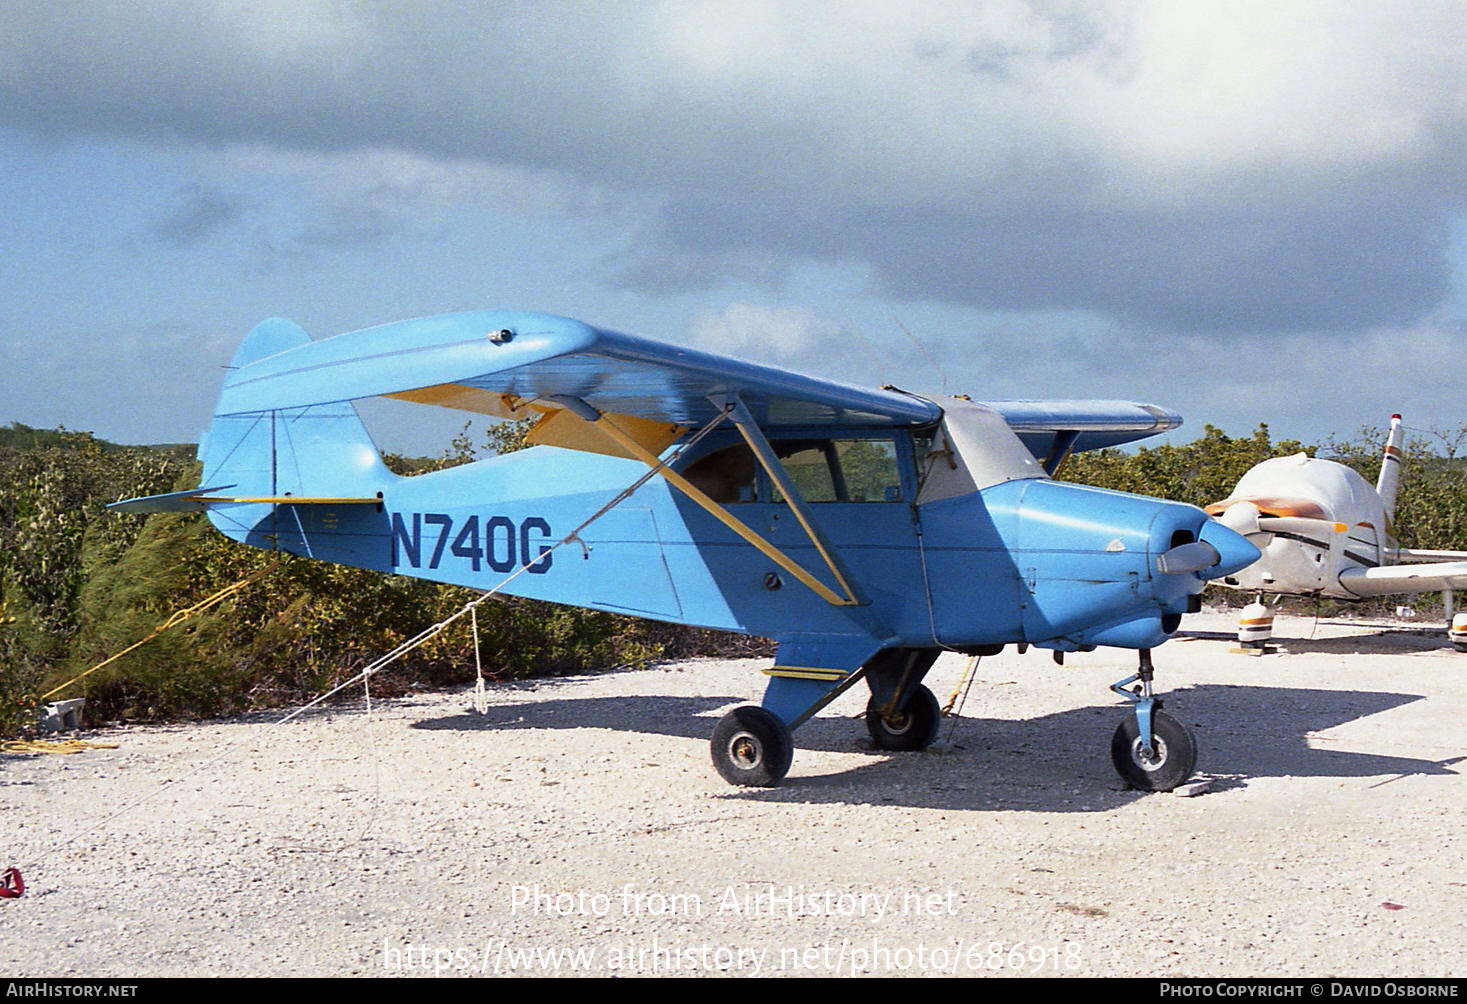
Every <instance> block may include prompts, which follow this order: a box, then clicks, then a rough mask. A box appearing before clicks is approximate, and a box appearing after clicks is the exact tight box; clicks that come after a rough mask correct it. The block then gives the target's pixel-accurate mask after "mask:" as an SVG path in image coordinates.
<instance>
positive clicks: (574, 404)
mask: <svg viewBox="0 0 1467 1004" xmlns="http://www.w3.org/2000/svg"><path fill="white" fill-rule="evenodd" d="M286 326H288V327H290V328H291V329H294V330H296V331H298V330H299V329H295V327H294V325H290V322H287V321H280V320H275V321H267V322H264V323H263V324H262V325H260V326H259V327H257V328H256V329H255V332H252V333H251V336H250V339H254V338H256V337H257V333H258V337H259V339H260V342H261V345H262V346H268V347H270V348H272V349H273V348H274V347H275V346H276V345H278V344H284V343H285V342H284V340H283V339H281V334H280V330H281V329H282V328H284V327H286ZM302 338H303V335H302ZM249 341H250V340H249V339H247V342H246V344H247V345H248V344H249ZM241 354H242V356H241V357H242V358H246V359H247V360H248V361H246V362H245V363H244V364H243V365H239V366H238V367H237V368H236V369H235V371H234V373H232V374H231V376H230V377H229V378H228V380H227V381H226V383H225V387H224V390H223V391H222V392H221V395H220V398H219V405H218V407H217V409H216V412H215V414H216V416H227V415H237V414H248V413H254V412H263V411H271V410H281V409H291V408H304V407H312V406H317V405H323V404H331V403H335V402H340V401H348V400H354V399H357V398H363V397H376V396H386V397H392V398H398V399H402V400H408V401H414V402H417V403H421V404H431V405H437V406H440V407H448V408H456V409H462V410H466V411H473V412H478V413H481V414H487V415H492V416H495V417H499V418H520V417H526V416H537V415H538V416H540V417H541V421H540V423H539V424H538V425H537V426H536V428H535V429H534V430H533V431H532V433H531V434H530V437H529V439H530V442H532V443H548V444H551V445H559V446H567V447H571V448H575V449H589V450H593V451H596V452H608V450H607V449H606V445H605V443H604V441H603V440H602V437H598V436H594V435H592V436H589V437H588V436H586V434H585V432H584V429H582V428H581V423H579V422H577V421H576V420H574V419H573V418H572V417H571V416H570V415H568V414H566V413H567V412H574V411H575V410H576V409H577V408H579V407H581V405H582V403H584V404H585V405H589V406H590V407H592V408H594V409H595V410H596V411H598V412H601V413H605V414H610V415H613V416H615V417H616V419H617V422H618V424H619V425H622V426H624V427H625V428H627V429H628V430H629V431H631V432H633V433H634V434H635V435H636V437H637V439H638V441H639V442H640V444H641V445H642V446H644V447H645V448H647V449H648V450H651V451H652V452H654V453H656V452H660V451H661V449H662V448H664V447H666V446H667V445H668V444H670V443H671V442H673V441H674V440H675V439H676V438H677V437H678V436H679V435H681V434H682V433H683V432H684V431H686V430H687V429H688V428H692V427H697V426H701V425H703V424H704V423H706V422H708V421H710V420H712V419H713V418H715V417H716V416H717V415H718V414H719V413H720V411H721V408H720V405H719V403H718V402H719V401H720V400H721V399H722V397H723V396H726V395H737V396H738V397H739V398H740V399H741V400H742V402H743V403H744V405H745V406H746V407H747V408H748V411H749V413H750V415H751V416H752V418H753V419H754V420H755V421H756V422H757V423H758V424H759V425H760V427H762V428H764V429H766V430H774V429H779V428H781V427H786V428H797V427H798V428H812V427H814V428H818V427H847V426H854V427H859V426H864V427H867V428H870V427H922V426H927V425H932V424H934V423H936V422H937V421H938V419H939V418H940V417H941V415H942V408H941V407H940V405H939V404H938V403H936V402H934V401H932V400H928V399H927V398H923V397H919V396H917V395H915V394H910V393H907V392H905V391H901V390H897V389H895V388H888V389H882V390H873V389H867V388H862V387H855V386H851V385H849V384H844V383H839V382H836V381H833V380H822V379H817V378H815V377H809V376H803V375H801V374H797V373H791V372H788V371H786V370H782V369H778V368H776V367H771V366H761V365H758V364H754V363H747V362H743V361H740V360H736V359H731V358H729V357H726V356H719V355H715V354H712V353H708V352H701V351H698V350H695V349H689V348H685V347H682V346H677V345H670V344H666V343H662V342H655V341H652V340H650V339H645V338H638V337H635V336H632V335H626V334H621V333H619V332H615V331H607V330H603V329H600V328H594V327H591V326H590V325H587V324H583V323H581V322H579V321H575V320H571V319H569V318H564V317H555V316H552V315H547V314H538V313H527V312H513V311H475V312H470V313H463V314H451V315H445V316H441V317H428V318H420V319H417V320H410V321H401V322H398V323H395V324H387V325H382V326H380V327H375V328H367V329H364V330H362V331H355V332H351V333H348V334H344V335H339V336H337V337H335V338H328V339H324V340H322V341H316V342H311V341H305V342H304V343H303V344H300V343H297V344H295V345H294V347H291V348H287V349H285V350H284V351H275V352H273V354H265V355H263V357H262V358H255V357H256V356H259V355H261V353H260V352H259V351H255V352H252V353H251V352H245V350H244V349H243V348H242V350H241ZM990 407H993V408H994V409H995V410H997V411H998V412H999V413H1000V414H1002V415H1003V417H1004V419H1005V420H1006V421H1007V422H1008V424H1009V426H1010V427H1011V428H1012V429H1013V430H1014V431H1015V432H1016V433H1017V434H1018V435H1019V437H1020V438H1021V439H1022V440H1023V441H1024V444H1025V446H1026V447H1027V448H1028V449H1029V450H1030V452H1032V453H1033V454H1034V455H1035V456H1036V457H1038V458H1040V459H1041V460H1043V459H1045V458H1053V462H1054V463H1056V464H1057V463H1058V459H1059V458H1062V457H1063V456H1064V455H1067V454H1068V453H1070V452H1072V451H1074V450H1091V449H1098V448H1100V447H1103V446H1114V445H1117V444H1119V443H1126V442H1131V441H1132V440H1136V439H1140V438H1143V437H1145V436H1149V435H1153V434H1155V433H1157V432H1163V431H1166V430H1168V429H1173V428H1176V426H1178V425H1179V424H1181V417H1180V416H1178V415H1176V414H1175V413H1173V412H1170V411H1166V410H1164V409H1161V408H1157V407H1155V406H1152V405H1144V404H1133V403H1130V402H1125V401H1003V402H998V403H996V404H992V405H990Z"/></svg>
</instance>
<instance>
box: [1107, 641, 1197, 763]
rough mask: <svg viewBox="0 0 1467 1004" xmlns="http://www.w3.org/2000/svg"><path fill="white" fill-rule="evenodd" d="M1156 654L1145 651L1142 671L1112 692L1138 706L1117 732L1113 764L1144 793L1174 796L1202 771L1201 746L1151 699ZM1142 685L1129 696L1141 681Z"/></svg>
mask: <svg viewBox="0 0 1467 1004" xmlns="http://www.w3.org/2000/svg"><path fill="white" fill-rule="evenodd" d="M1152 675H1153V668H1152V665H1151V650H1150V649H1147V648H1143V649H1142V650H1141V654H1140V665H1139V667H1138V669H1137V670H1136V674H1135V675H1134V676H1128V677H1127V678H1126V679H1124V680H1121V681H1119V682H1118V683H1113V684H1111V687H1110V689H1111V690H1113V691H1115V692H1116V693H1117V694H1119V695H1120V696H1121V697H1124V698H1125V699H1126V700H1128V701H1130V702H1131V703H1132V704H1134V705H1135V706H1136V711H1135V714H1131V715H1127V716H1126V717H1125V718H1124V719H1122V721H1121V724H1120V725H1118V726H1117V727H1116V731H1115V735H1113V736H1112V737H1111V740H1110V759H1111V763H1113V764H1114V765H1115V768H1116V772H1117V773H1119V774H1120V775H1121V778H1122V779H1123V780H1124V781H1125V782H1126V783H1127V784H1129V785H1130V786H1131V787H1133V788H1137V789H1140V790H1141V791H1171V790H1172V789H1173V788H1175V787H1176V786H1177V785H1179V784H1181V783H1182V782H1183V781H1185V780H1187V778H1189V777H1191V776H1192V771H1193V769H1194V768H1195V767H1196V766H1197V741H1196V740H1195V739H1194V738H1193V737H1192V733H1191V732H1190V731H1189V730H1188V728H1187V727H1186V726H1185V725H1183V724H1182V723H1181V722H1179V721H1177V720H1176V719H1175V718H1173V717H1172V716H1171V715H1169V714H1167V713H1166V712H1165V711H1163V710H1161V699H1160V698H1158V697H1153V696H1152V694H1151V678H1152ZM1138 680H1139V681H1140V683H1141V685H1140V686H1139V687H1137V688H1136V689H1135V690H1134V691H1130V690H1126V689H1125V688H1126V687H1128V686H1130V685H1131V684H1132V683H1135V682H1136V681H1138Z"/></svg>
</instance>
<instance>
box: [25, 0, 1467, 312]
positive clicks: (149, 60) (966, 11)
mask: <svg viewBox="0 0 1467 1004" xmlns="http://www.w3.org/2000/svg"><path fill="white" fill-rule="evenodd" d="M181 12H187V16H182V14H181ZM6 20H7V25H6V28H7V30H6V32H4V33H0V66H4V67H6V71H5V73H4V74H3V75H0V124H5V125H9V126H11V127H17V128H25V129H29V130H33V131H44V132H47V133H51V134H54V133H57V132H64V131H68V130H73V131H75V130H80V131H87V132H93V133H108V132H110V133H122V134H128V135H141V136H149V137H153V138H161V139H170V140H179V141H185V142H189V143H194V144H200V143H202V144H212V145H218V146H232V145H237V144H253V145H257V146H261V147H266V148H274V149H276V150H282V151H300V152H304V153H305V154H308V155H328V156H330V157H333V158H338V159H339V158H340V157H342V156H344V155H349V154H350V153H351V152H352V151H359V150H368V149H374V150H382V149H397V150H402V151H408V152H412V153H414V154H416V155H418V156H419V157H422V158H426V159H428V160H433V161H437V162H440V163H445V164H460V165H474V164H477V165H493V166H494V167H495V168H496V169H500V170H509V171H514V172H519V173H520V174H521V175H522V176H525V177H534V176H537V175H538V176H544V177H553V178H554V179H556V180H555V184H556V185H558V186H562V187H564V188H565V189H566V190H567V191H576V190H580V191H592V190H594V191H595V192H596V193H597V196H596V197H597V198H598V199H602V200H604V199H610V200H612V201H617V200H621V201H622V202H623V203H624V204H626V205H635V206H637V207H653V208H651V209H650V210H648V213H649V217H648V219H647V220H646V222H645V224H644V226H643V228H642V229H641V230H639V231H638V233H637V237H638V241H637V246H638V248H639V252H638V254H637V256H635V257H633V258H632V259H631V260H630V261H628V262H626V263H625V264H624V265H623V267H622V271H621V272H620V278H621V281H623V282H625V283H627V284H631V285H636V286H638V287H640V288H644V289H651V290H660V289H667V288H676V287H689V286H692V287H696V286H699V285H702V286H707V285H711V284H713V283H716V282H718V281H720V280H722V279H726V278H753V279H756V280H759V281H768V280H769V279H770V278H771V277H772V276H774V275H777V274H778V273H779V272H780V271H781V270H782V269H783V268H785V267H786V266H787V265H789V264H790V263H793V262H797V261H799V260H802V259H815V260H823V261H846V262H862V263H865V264H867V265H869V266H870V274H871V275H872V277H873V281H874V282H875V283H876V284H877V285H878V287H879V288H880V289H881V290H883V291H885V292H888V293H890V294H895V295H900V296H903V297H909V298H914V299H936V300H943V301H947V302H951V303H955V304H961V305H967V306H977V307H985V308H1000V309H1015V310H1040V309H1056V308H1058V309H1084V310H1092V311H1099V312H1103V313H1105V314H1107V315H1110V316H1112V317H1115V318H1118V319H1121V320H1124V321H1126V322H1129V323H1132V324H1135V325H1143V326H1160V327H1167V328H1173V329H1176V330H1181V331H1194V332H1219V331H1271V330H1292V331H1323V330H1336V331H1338V330H1353V331H1360V330H1364V329H1367V328H1371V327H1373V326H1380V325H1388V324H1405V323H1409V322H1410V321H1411V320H1413V319H1415V318H1419V317H1422V316H1424V315H1426V314H1427V313H1428V312H1429V311H1431V310H1432V309H1433V308H1434V307H1435V306H1436V305H1437V304H1439V303H1440V302H1441V301H1442V300H1443V298H1444V297H1445V296H1446V295H1447V293H1448V291H1449V289H1450V279H1451V277H1450V274H1449V271H1448V267H1447V262H1446V257H1445V255H1446V250H1447V235H1448V229H1449V224H1450V221H1451V220H1452V219H1453V218H1454V217H1455V216H1457V215H1460V214H1461V213H1462V212H1463V210H1464V196H1463V194H1462V193H1463V192H1464V191H1467V176H1464V175H1467V169H1464V166H1463V165H1464V164H1467V157H1464V156H1463V155H1464V153H1467V149H1464V148H1467V78H1463V77H1462V74H1461V72H1460V44H1459V42H1458V41H1457V40H1459V39H1460V38H1462V37H1464V34H1467V8H1464V7H1462V6H1459V5H1448V4H1436V3H1430V2H1422V3H1418V4H1409V3H1408V4H1404V5H1392V6H1390V7H1389V8H1387V7H1385V6H1382V5H1365V4H1359V5H1321V6H1316V7H1308V8H1304V7H1293V6H1291V5H1282V6H1279V5H1268V4H1264V3H1246V2H1245V3H1238V4H1230V5H1227V6H1226V7H1209V6H1203V5H1195V4H1176V3H1172V2H1167V0H1141V2H1123V0H1116V2H1114V3H1087V4H1070V3H1064V2H1058V0H1032V2H1022V0H1012V2H1009V3H986V4H981V5H975V6H972V7H959V6H957V5H948V4H934V5H931V6H916V7H913V8H911V9H906V8H903V9H901V10H898V8H896V7H895V6H892V7H887V6H885V5H874V6H867V7H860V6H857V7H854V8H847V7H844V6H838V5H833V4H832V5H818V4H805V3H791V4H778V3H770V4H759V5H754V4H748V5H743V4H741V5H737V6H732V5H725V4H717V3H707V4H697V3H677V4H665V5H652V4H645V5H644V4H636V5H625V6H618V5H594V6H593V5H585V4H578V3H575V4H570V3H568V4H563V5H553V4H545V5H533V6H525V7H517V6H510V5H479V4H461V5H459V4H446V3H445V4H434V5H412V6H409V5H401V6H399V5H389V4H373V3H354V4H340V3H332V2H325V0H323V2H320V3H315V4H311V3H284V2H281V3H274V4H272V3H261V4H252V5H246V6H239V5H235V4H225V3H222V2H221V3H217V4H213V5H209V4H197V3H189V4H174V3H157V4H154V5H138V4H133V3H120V2H119V3H112V4H106V3H99V2H86V3H80V2H74V3H61V2H58V3H48V4H39V3H38V4H33V5H22V6H20V7H18V8H12V9H11V10H10V11H8V12H7V15H6ZM352 192H353V194H352V196H351V200H350V204H347V203H346V202H343V201H341V200H338V202H337V203H334V204H331V205H328V208H327V209H326V210H325V211H324V212H323V216H322V221H321V222H320V223H319V224H316V225H313V226H312V227H310V228H309V229H308V230H307V231H306V232H305V233H304V235H303V236H302V238H301V239H302V240H303V241H306V242H317V243H342V242H348V243H349V242H363V241H374V240H380V239H382V238H383V237H384V236H386V235H387V234H388V233H390V232H391V231H392V230H393V229H394V228H398V227H402V226H406V225H408V221H409V220H410V218H411V214H412V212H414V211H416V209H417V208H418V207H419V206H420V205H421V201H422V200H421V199H420V198H415V199H414V200H412V201H410V202H408V203H405V204H403V205H384V204H383V203H382V201H381V199H380V198H379V197H374V196H373V195H372V194H371V189H370V187H368V186H362V187H360V188H357V189H353V190H352ZM420 194H421V193H420ZM567 198H569V197H567ZM231 211H234V212H236V213H237V212H238V211H239V207H238V206H234V207H231V206H230V205H229V204H228V203H227V201H225V202H213V203H211V202H210V201H209V198H208V195H207V193H204V192H200V193H198V198H197V199H196V200H194V202H193V203H191V204H187V205H185V206H183V207H181V208H180V210H179V211H178V212H177V213H175V214H174V216H172V217H170V218H168V219H167V220H165V221H163V222H162V223H161V224H160V227H159V233H160V235H161V236H164V237H165V238H168V239H172V240H174V241H175V242H186V241H188V240H194V239H199V238H200V237H202V236H204V235H206V234H207V233H208V232H209V228H210V227H211V226H221V225H225V224H227V223H228V222H231V220H230V217H229V213H230V212H231Z"/></svg>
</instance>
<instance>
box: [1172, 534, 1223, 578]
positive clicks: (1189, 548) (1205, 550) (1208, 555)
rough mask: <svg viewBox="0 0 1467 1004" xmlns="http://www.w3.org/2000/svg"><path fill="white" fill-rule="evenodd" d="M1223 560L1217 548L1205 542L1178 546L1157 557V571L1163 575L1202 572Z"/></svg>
mask: <svg viewBox="0 0 1467 1004" xmlns="http://www.w3.org/2000/svg"><path fill="white" fill-rule="evenodd" d="M1221 560H1222V555H1221V554H1219V553H1218V550H1217V548H1215V547H1213V546H1212V545H1211V544H1209V543H1207V542H1206V541H1204V540H1194V541H1192V542H1191V543H1190V544H1178V545H1177V546H1176V547H1173V548H1170V549H1168V550H1166V551H1163V552H1162V553H1161V554H1158V555H1157V556H1156V570H1157V571H1158V572H1160V573H1161V574H1162V575H1177V574H1181V573H1183V572H1200V571H1202V570H1203V569H1204V568H1211V567H1212V566H1213V565H1216V564H1217V563H1218V562H1219V561H1221Z"/></svg>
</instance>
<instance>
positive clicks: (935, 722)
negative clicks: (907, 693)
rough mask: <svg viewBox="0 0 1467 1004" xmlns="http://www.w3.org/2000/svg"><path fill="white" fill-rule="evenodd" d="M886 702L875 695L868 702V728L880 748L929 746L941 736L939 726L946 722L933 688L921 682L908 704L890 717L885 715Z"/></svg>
mask: <svg viewBox="0 0 1467 1004" xmlns="http://www.w3.org/2000/svg"><path fill="white" fill-rule="evenodd" d="M884 703H885V702H884V701H877V699H876V697H875V695H872V697H871V700H869V701H867V702H866V729H867V730H868V731H869V732H870V733H871V740H872V742H874V743H875V744H876V746H877V748H878V749H884V750H903V751H907V752H913V751H915V750H925V749H926V748H927V747H929V746H931V745H932V744H933V742H934V741H935V740H936V739H937V730H938V728H939V727H940V726H941V725H942V708H941V707H939V706H938V703H937V698H936V697H934V696H933V694H932V691H930V690H928V689H927V688H926V687H924V686H921V685H920V684H919V685H918V686H917V689H916V690H914V691H912V696H911V697H909V698H908V699H907V706H906V708H905V709H903V710H902V711H901V712H899V713H897V714H895V715H893V716H891V717H890V718H883V717H882V716H881V706H882V705H883V704H884Z"/></svg>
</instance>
